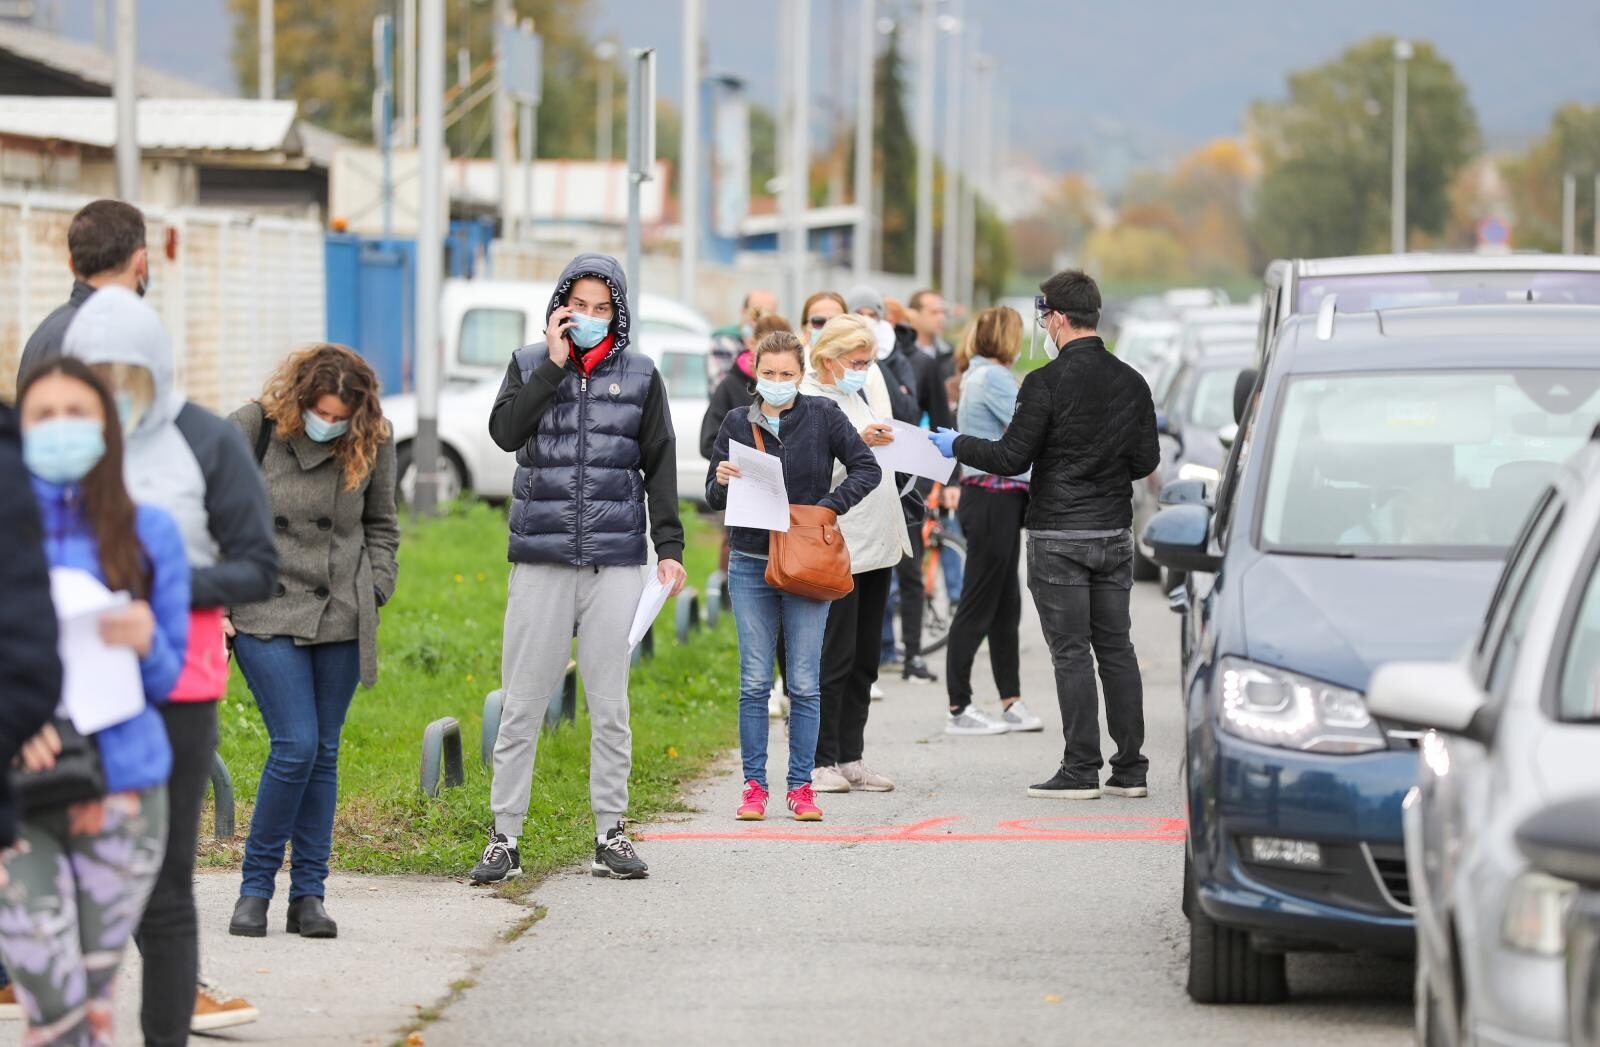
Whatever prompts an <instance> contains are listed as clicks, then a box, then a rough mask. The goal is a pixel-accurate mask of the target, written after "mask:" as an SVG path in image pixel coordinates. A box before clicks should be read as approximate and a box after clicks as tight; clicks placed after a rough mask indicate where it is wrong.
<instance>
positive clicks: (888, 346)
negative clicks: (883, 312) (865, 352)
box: [873, 320, 894, 360]
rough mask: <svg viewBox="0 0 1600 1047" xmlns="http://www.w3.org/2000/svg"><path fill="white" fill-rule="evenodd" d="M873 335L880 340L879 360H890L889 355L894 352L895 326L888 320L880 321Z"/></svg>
mask: <svg viewBox="0 0 1600 1047" xmlns="http://www.w3.org/2000/svg"><path fill="white" fill-rule="evenodd" d="M873 333H874V335H876V337H877V340H878V359H880V360H887V359H889V354H890V353H892V352H894V324H891V323H890V322H889V321H887V320H879V321H878V326H877V327H876V328H874V329H873Z"/></svg>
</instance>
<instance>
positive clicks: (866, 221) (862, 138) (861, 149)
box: [850, 0, 878, 283]
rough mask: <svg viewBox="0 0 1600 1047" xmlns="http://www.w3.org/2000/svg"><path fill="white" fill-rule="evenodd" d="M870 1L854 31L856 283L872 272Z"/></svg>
mask: <svg viewBox="0 0 1600 1047" xmlns="http://www.w3.org/2000/svg"><path fill="white" fill-rule="evenodd" d="M876 7H877V5H876V3H874V0H861V21H860V24H859V25H858V26H857V27H856V46H857V47H859V48H860V49H861V52H860V54H858V55H857V56H856V170H855V193H854V194H853V195H854V197H855V205H856V209H857V211H858V212H859V213H858V214H857V215H856V230H855V235H854V237H853V238H852V241H851V245H850V246H851V255H850V267H851V268H852V269H853V270H854V271H855V279H856V282H857V283H865V282H866V279H867V271H868V270H869V269H871V268H872V88H873V84H872V76H873V62H874V60H875V59H876V57H877V50H878V49H877V47H876V46H875V45H876V42H877V39H878V34H877V22H878V15H877V11H876V10H875V8H876Z"/></svg>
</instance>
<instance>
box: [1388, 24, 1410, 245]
mask: <svg viewBox="0 0 1600 1047" xmlns="http://www.w3.org/2000/svg"><path fill="white" fill-rule="evenodd" d="M1410 61H1411V41H1409V40H1396V41H1395V42H1394V157H1393V160H1394V168H1393V170H1392V171H1391V172H1390V175H1389V178H1390V188H1389V193H1390V203H1389V248H1390V250H1391V251H1393V252H1394V253H1395V254H1404V253H1405V250H1406V67H1407V65H1408V64H1409V63H1410Z"/></svg>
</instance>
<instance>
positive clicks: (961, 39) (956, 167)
mask: <svg viewBox="0 0 1600 1047" xmlns="http://www.w3.org/2000/svg"><path fill="white" fill-rule="evenodd" d="M961 14H962V11H961V0H950V14H948V15H946V16H945V17H944V18H941V19H940V20H939V22H940V26H939V27H940V28H941V29H943V30H944V32H945V36H946V37H948V40H947V44H946V47H945V81H944V228H943V229H942V230H941V232H942V233H943V234H944V236H943V246H942V247H941V249H940V251H939V290H940V291H941V292H943V294H944V296H945V297H946V298H949V299H952V300H955V301H959V300H960V298H959V296H960V294H961V239H962V237H961V193H962V188H961V183H962V182H963V181H965V179H964V178H962V176H961V172H960V168H961V146H962V142H961V110H962V108H964V107H965V105H966V98H965V97H964V96H963V95H962V93H961V79H962V77H961V74H962V71H963V67H964V66H965V65H966V57H967V55H966V51H967V48H966V43H967V39H968V36H967V32H966V26H965V25H963V24H962V21H961Z"/></svg>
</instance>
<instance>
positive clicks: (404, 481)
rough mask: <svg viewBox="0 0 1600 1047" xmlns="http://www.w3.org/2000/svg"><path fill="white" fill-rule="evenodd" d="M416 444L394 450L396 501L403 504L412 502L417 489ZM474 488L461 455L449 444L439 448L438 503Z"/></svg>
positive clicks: (407, 443) (410, 443)
mask: <svg viewBox="0 0 1600 1047" xmlns="http://www.w3.org/2000/svg"><path fill="white" fill-rule="evenodd" d="M415 450H416V444H415V442H414V441H408V442H406V443H403V444H401V445H400V447H399V449H398V450H397V451H396V452H395V475H396V478H397V479H396V481H395V492H394V497H395V501H396V502H397V503H398V504H400V505H410V504H411V501H412V496H413V495H414V494H415V493H416V489H417V463H416V461H415ZM471 490H472V483H471V480H470V479H469V478H468V477H467V467H466V466H465V465H464V464H462V461H461V458H460V456H459V455H457V454H456V453H455V451H453V450H452V449H450V448H449V447H440V448H439V504H441V505H443V504H444V503H446V502H451V501H454V500H455V499H457V498H460V497H461V496H462V495H464V494H468V493H470V492H471Z"/></svg>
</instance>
